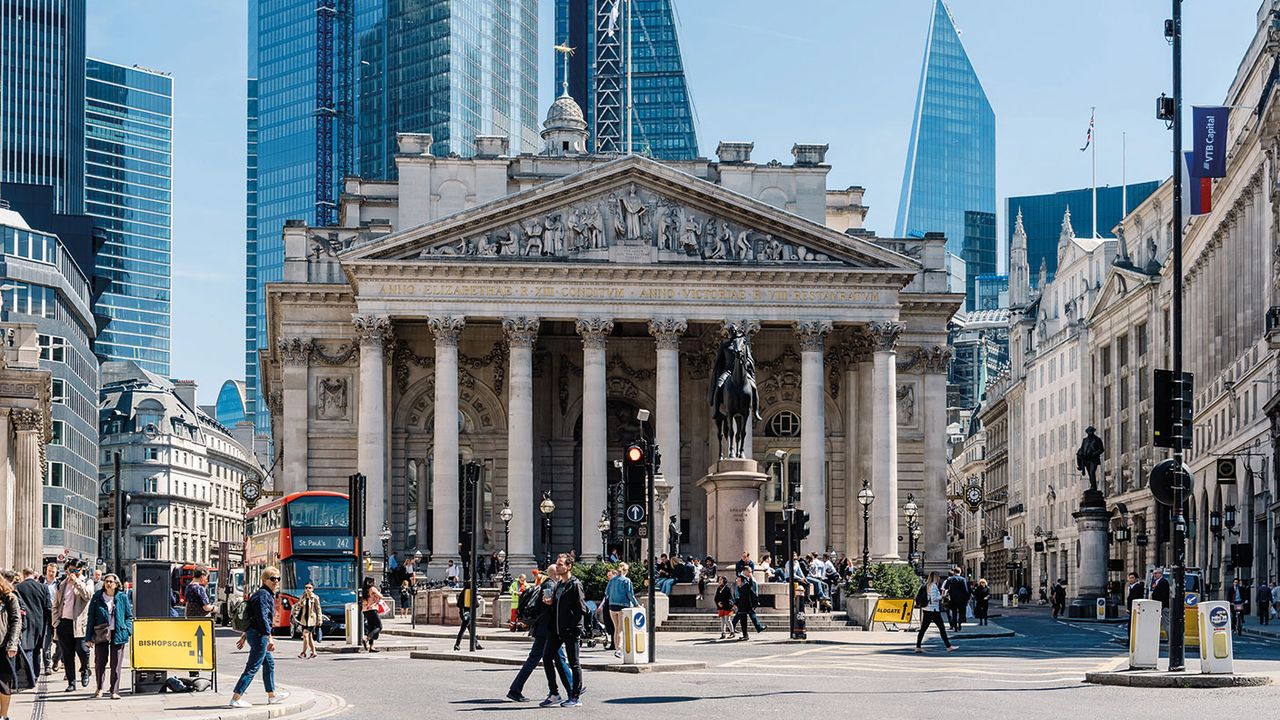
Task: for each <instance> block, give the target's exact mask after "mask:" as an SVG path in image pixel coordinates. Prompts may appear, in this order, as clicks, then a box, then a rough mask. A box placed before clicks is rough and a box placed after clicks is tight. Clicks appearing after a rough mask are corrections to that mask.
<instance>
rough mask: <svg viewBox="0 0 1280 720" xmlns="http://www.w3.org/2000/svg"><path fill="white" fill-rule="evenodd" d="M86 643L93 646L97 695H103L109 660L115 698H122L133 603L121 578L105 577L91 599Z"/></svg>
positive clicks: (131, 626) (112, 691) (95, 695)
mask: <svg viewBox="0 0 1280 720" xmlns="http://www.w3.org/2000/svg"><path fill="white" fill-rule="evenodd" d="M86 626H87V629H88V631H87V632H86V634H85V638H84V640H85V642H86V643H88V644H89V647H91V648H93V677H94V680H96V681H97V683H96V687H97V689H96V690H95V691H94V693H93V696H94V697H95V698H100V697H102V675H103V673H105V672H106V669H107V664H108V660H109V661H110V664H111V699H112V700H119V699H120V666H121V665H122V664H124V646H125V645H127V644H128V643H129V637H130V636H131V635H133V606H132V605H131V604H130V603H129V593H127V592H124V588H122V587H121V586H120V577H119V576H117V575H116V574H115V573H109V574H108V575H106V576H105V577H103V578H102V589H101V590H99V591H97V592H95V593H94V594H93V599H92V600H90V601H89V622H88V623H86Z"/></svg>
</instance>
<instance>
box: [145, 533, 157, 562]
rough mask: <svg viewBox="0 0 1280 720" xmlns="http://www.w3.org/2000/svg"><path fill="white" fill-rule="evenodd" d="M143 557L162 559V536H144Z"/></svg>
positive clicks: (146, 558)
mask: <svg viewBox="0 0 1280 720" xmlns="http://www.w3.org/2000/svg"><path fill="white" fill-rule="evenodd" d="M142 559H143V560H159V559H160V538H158V537H151V536H149V535H148V536H146V537H143V538H142Z"/></svg>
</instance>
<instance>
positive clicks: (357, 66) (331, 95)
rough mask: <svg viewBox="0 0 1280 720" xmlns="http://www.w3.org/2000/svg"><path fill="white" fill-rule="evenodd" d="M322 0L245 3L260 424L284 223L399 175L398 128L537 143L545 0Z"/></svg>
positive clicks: (466, 142)
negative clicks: (271, 298)
mask: <svg viewBox="0 0 1280 720" xmlns="http://www.w3.org/2000/svg"><path fill="white" fill-rule="evenodd" d="M322 2H325V4H326V7H329V8H332V12H331V13H330V17H331V18H332V22H331V23H329V24H323V23H321V22H319V21H318V19H319V18H321V17H323V15H321V14H318V13H317V0H250V2H249V83H248V89H249V102H248V108H247V110H248V113H249V114H248V128H247V129H248V133H249V138H248V146H247V148H246V149H247V155H248V157H247V165H246V169H247V174H248V180H249V195H248V197H247V198H246V206H247V208H246V221H247V222H246V225H247V227H246V236H247V237H246V241H247V242H246V249H247V255H248V259H247V260H248V261H247V263H246V271H247V280H246V288H245V305H246V323H245V325H246V328H245V405H246V411H247V412H248V414H249V415H250V417H251V418H252V419H253V420H254V422H255V424H256V425H257V427H258V428H259V430H261V431H267V430H269V429H270V428H269V427H268V423H269V417H268V414H267V413H265V412H264V413H261V414H259V413H257V412H256V411H257V408H258V407H259V404H260V401H259V394H260V393H259V384H258V361H257V354H258V349H259V348H260V347H263V346H264V345H265V343H266V341H267V337H266V326H265V323H264V309H265V296H264V295H263V286H265V285H266V284H268V283H271V282H275V281H278V280H280V278H281V275H282V272H283V267H284V245H283V239H282V235H281V232H282V230H283V228H284V223H285V221H287V220H301V221H303V222H305V223H307V224H309V225H314V224H317V223H318V222H325V221H332V220H333V219H334V215H333V213H334V208H333V207H330V206H328V205H327V203H326V202H325V201H323V200H322V199H321V196H322V195H327V196H328V198H329V199H330V200H332V201H336V199H337V198H338V194H339V192H340V188H341V182H342V178H343V177H344V176H345V175H348V174H353V173H359V174H361V175H364V176H366V177H371V178H389V177H393V176H394V172H395V164H394V155H395V152H396V146H395V134H396V133H398V132H430V133H431V134H432V135H433V136H434V139H435V145H434V147H433V152H435V153H436V154H438V155H445V154H448V153H450V152H456V153H458V154H461V155H467V154H471V153H473V152H474V149H475V145H474V138H475V136H476V135H488V134H505V135H507V136H508V137H509V138H510V142H511V145H510V147H511V151H512V152H513V153H518V152H521V151H533V150H536V149H537V147H538V144H539V135H538V108H537V98H538V81H537V77H538V73H537V43H538V12H537V2H536V0H452V1H446V0H322ZM322 25H324V26H325V27H326V28H327V29H326V36H325V37H326V38H327V40H328V42H326V43H321V42H320V39H321V33H320V31H319V28H320V27H321V26H322ZM325 47H327V48H328V49H329V52H322V49H323V48H325ZM318 68H326V69H327V72H326V73H324V74H317V69H318ZM255 113H256V114H255ZM326 215H327V216H328V217H323V216H326Z"/></svg>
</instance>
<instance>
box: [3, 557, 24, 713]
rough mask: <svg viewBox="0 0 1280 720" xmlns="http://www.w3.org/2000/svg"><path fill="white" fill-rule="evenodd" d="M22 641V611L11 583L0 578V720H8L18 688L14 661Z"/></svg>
mask: <svg viewBox="0 0 1280 720" xmlns="http://www.w3.org/2000/svg"><path fill="white" fill-rule="evenodd" d="M21 640H22V609H21V608H20V607H19V606H18V593H17V592H16V591H15V590H14V588H13V583H11V582H9V581H8V580H7V579H5V578H3V577H0V719H2V720H9V701H10V700H12V699H13V693H14V691H15V690H17V688H18V673H17V668H15V667H14V659H15V658H17V657H18V645H19V644H20V643H21Z"/></svg>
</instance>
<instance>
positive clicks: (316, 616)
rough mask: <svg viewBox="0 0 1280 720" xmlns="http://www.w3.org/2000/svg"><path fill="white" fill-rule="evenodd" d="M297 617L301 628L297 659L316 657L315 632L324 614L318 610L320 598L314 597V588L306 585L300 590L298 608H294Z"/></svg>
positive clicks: (322, 620)
mask: <svg viewBox="0 0 1280 720" xmlns="http://www.w3.org/2000/svg"><path fill="white" fill-rule="evenodd" d="M294 612H295V613H297V615H298V627H300V628H302V652H300V653H298V657H300V658H301V657H307V656H308V654H309V655H310V657H312V658H314V657H315V656H316V638H315V636H316V632H317V631H318V630H319V629H320V624H321V623H323V622H324V613H323V612H321V610H320V598H318V597H316V593H315V586H313V585H312V584H311V583H307V585H306V587H304V588H302V597H300V598H298V606H297V607H296V608H294Z"/></svg>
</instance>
